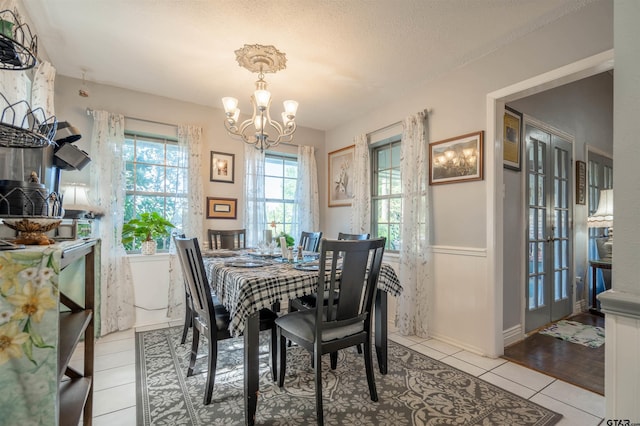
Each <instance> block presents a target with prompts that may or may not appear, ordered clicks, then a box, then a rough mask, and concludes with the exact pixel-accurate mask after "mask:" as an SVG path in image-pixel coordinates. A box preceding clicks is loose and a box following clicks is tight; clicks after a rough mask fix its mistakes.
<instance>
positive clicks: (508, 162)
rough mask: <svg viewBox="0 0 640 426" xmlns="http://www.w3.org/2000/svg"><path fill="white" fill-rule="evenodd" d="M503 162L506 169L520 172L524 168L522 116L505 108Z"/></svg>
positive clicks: (513, 110)
mask: <svg viewBox="0 0 640 426" xmlns="http://www.w3.org/2000/svg"><path fill="white" fill-rule="evenodd" d="M502 141H503V142H502V160H503V166H504V168H505V169H511V170H516V171H520V170H521V168H522V114H521V113H520V112H518V111H516V110H515V109H513V108H509V107H508V106H505V107H504V122H503V138H502Z"/></svg>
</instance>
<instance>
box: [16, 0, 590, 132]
mask: <svg viewBox="0 0 640 426" xmlns="http://www.w3.org/2000/svg"><path fill="white" fill-rule="evenodd" d="M591 1H592V0H375V1H374V0H367V1H365V0H331V1H327V0H324V1H320V0H296V1H293V0H270V1H254V0H235V1H230V0H197V1H196V0H135V1H132V0H91V1H88V0H25V1H24V7H25V8H26V10H27V13H28V15H29V17H30V18H31V21H32V22H33V27H34V28H32V30H33V31H34V32H35V33H36V34H37V35H38V40H39V46H40V50H41V51H43V50H44V52H46V55H47V56H48V57H49V60H50V61H51V62H52V63H53V65H54V66H55V68H56V70H57V73H58V74H59V75H65V76H70V77H75V78H82V76H83V72H85V76H86V79H87V80H88V81H94V82H98V83H103V84H108V85H113V86H118V87H122V88H127V89H133V90H137V91H140V92H146V93H151V94H156V95H160V96H165V97H169V98H174V99H179V100H185V101H189V102H194V103H197V104H202V105H208V106H213V107H218V108H220V107H221V102H220V98H221V97H222V96H234V97H237V98H238V99H239V100H240V107H241V108H242V109H243V111H244V112H249V111H248V110H249V101H248V98H249V96H250V94H251V93H252V91H253V89H254V86H253V82H254V81H255V80H256V75H255V74H252V73H250V72H249V71H247V70H246V69H244V68H240V67H239V66H238V63H237V62H236V60H235V54H234V51H235V50H236V49H238V48H240V47H242V46H243V45H244V44H266V45H268V44H272V45H274V46H276V47H277V48H278V49H279V50H281V51H283V52H285V53H286V55H287V69H285V70H283V71H280V72H278V73H276V74H268V75H267V76H266V80H267V82H268V83H269V89H270V90H271V92H272V95H273V101H274V107H273V109H274V114H272V116H274V117H279V116H280V114H279V112H280V111H281V108H282V106H281V101H283V100H284V99H295V100H297V101H299V102H300V108H299V110H298V120H297V121H298V124H299V125H302V126H306V127H311V128H316V129H322V130H329V129H332V128H334V127H336V126H338V125H340V124H342V123H343V122H346V121H349V120H351V119H353V118H355V117H357V116H360V115H362V114H364V113H365V112H366V111H369V110H371V109H374V108H375V107H376V105H379V104H383V103H385V102H388V101H390V100H393V99H396V98H397V96H398V95H399V94H402V93H404V92H407V91H409V90H411V89H412V87H414V86H415V85H416V84H419V83H421V82H423V81H425V80H428V79H432V78H434V77H437V76H438V75H440V74H441V73H444V72H446V71H448V70H450V69H452V68H455V67H458V66H460V65H463V64H465V63H468V62H470V61H473V60H475V59H477V58H479V57H481V56H483V55H486V54H488V53H490V52H492V51H493V50H495V49H497V48H499V47H500V46H502V45H504V44H505V43H509V42H510V41H513V40H515V39H517V38H518V37H520V36H522V35H524V34H527V33H529V32H531V31H534V30H536V29H539V28H541V27H543V26H544V25H546V24H548V23H550V22H553V21H554V20H556V19H558V18H560V17H562V16H564V15H566V14H568V13H574V12H575V11H577V10H578V9H580V8H581V7H583V6H584V5H585V4H588V3H590V2H591Z"/></svg>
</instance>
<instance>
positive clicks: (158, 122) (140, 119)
mask: <svg viewBox="0 0 640 426" xmlns="http://www.w3.org/2000/svg"><path fill="white" fill-rule="evenodd" d="M93 111H94V110H93V109H92V108H87V115H91V113H92V112H93ZM124 118H128V119H129V120H137V121H144V122H146V123H152V124H161V125H163V126H171V127H178V125H177V124H174V123H164V122H162V121H155V120H148V119H146V118H138V117H132V116H130V115H125V116H124Z"/></svg>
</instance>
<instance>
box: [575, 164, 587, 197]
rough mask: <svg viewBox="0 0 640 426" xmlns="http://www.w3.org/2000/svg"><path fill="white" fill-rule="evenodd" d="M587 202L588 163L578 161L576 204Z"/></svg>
mask: <svg viewBox="0 0 640 426" xmlns="http://www.w3.org/2000/svg"><path fill="white" fill-rule="evenodd" d="M586 203H587V163H585V162H584V161H576V204H586Z"/></svg>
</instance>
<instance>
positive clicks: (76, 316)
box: [58, 310, 93, 380]
mask: <svg viewBox="0 0 640 426" xmlns="http://www.w3.org/2000/svg"><path fill="white" fill-rule="evenodd" d="M92 318H93V312H92V311H91V310H85V311H80V312H62V313H60V330H64V333H60V335H59V338H58V380H62V378H63V377H64V374H65V371H66V369H67V366H68V365H69V360H71V357H72V356H73V352H74V351H75V349H76V346H77V345H78V342H79V341H80V339H81V338H82V337H83V336H84V332H85V330H86V329H87V327H88V326H89V323H90V322H91V319H92Z"/></svg>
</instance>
